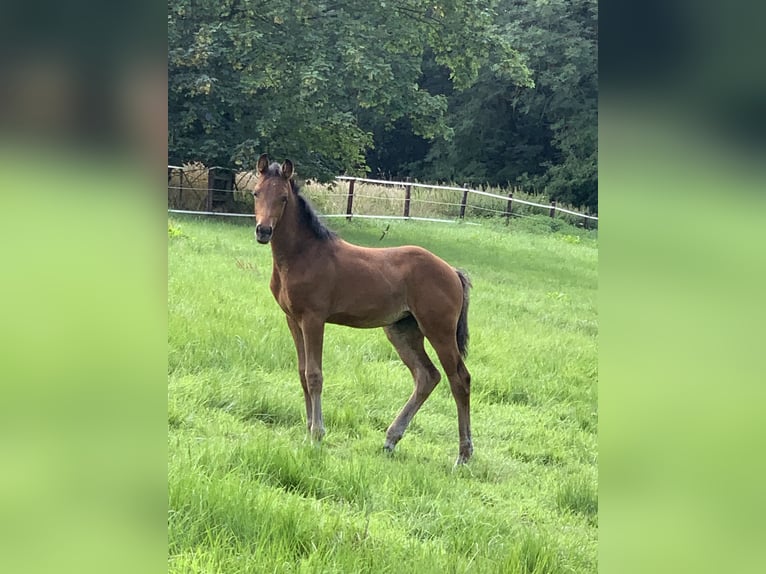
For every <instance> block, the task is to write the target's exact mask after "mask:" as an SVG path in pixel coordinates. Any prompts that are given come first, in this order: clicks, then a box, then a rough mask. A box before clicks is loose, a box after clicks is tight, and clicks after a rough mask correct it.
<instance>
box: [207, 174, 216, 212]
mask: <svg viewBox="0 0 766 574" xmlns="http://www.w3.org/2000/svg"><path fill="white" fill-rule="evenodd" d="M213 189H215V168H214V167H211V168H210V169H208V170H207V197H206V198H205V208H206V210H207V211H213Z"/></svg>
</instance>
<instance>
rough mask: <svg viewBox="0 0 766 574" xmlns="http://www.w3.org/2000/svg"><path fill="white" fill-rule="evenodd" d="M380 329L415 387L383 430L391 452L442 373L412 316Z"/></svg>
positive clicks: (387, 446) (385, 446) (386, 446)
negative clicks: (427, 348)
mask: <svg viewBox="0 0 766 574" xmlns="http://www.w3.org/2000/svg"><path fill="white" fill-rule="evenodd" d="M383 330H384V331H385V332H386V336H387V337H388V340H389V341H391V344H392V345H393V346H394V348H395V349H396V352H397V353H398V354H399V357H400V358H401V359H402V361H403V362H404V364H405V365H407V367H408V368H409V369H410V372H411V373H412V378H413V379H414V381H415V390H413V392H412V395H411V396H410V398H409V400H408V401H407V402H406V403H405V405H404V407H402V410H401V411H399V414H398V415H396V418H395V419H394V422H392V423H391V425H390V426H389V427H388V430H387V431H386V442H385V445H384V448H385V449H386V450H387V451H389V452H391V451H393V450H394V447H395V446H396V443H398V442H399V440H400V439H401V438H402V435H404V431H405V430H407V426H408V425H409V424H410V421H411V420H412V417H414V416H415V413H417V412H418V410H419V409H420V407H421V406H422V405H423V403H424V402H425V401H426V399H427V398H428V396H429V395H430V394H431V391H433V390H434V388H435V387H436V385H437V384H439V380H440V379H441V375H440V374H439V371H438V370H437V369H436V367H435V366H434V364H433V363H432V362H431V359H429V358H428V355H427V354H426V350H425V348H424V347H423V333H421V332H420V329H419V328H418V324H417V322H416V321H415V319H414V318H413V317H411V316H410V317H407V318H405V319H402V320H401V321H398V322H397V323H394V324H393V325H389V326H387V327H384V329H383Z"/></svg>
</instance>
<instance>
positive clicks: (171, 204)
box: [168, 164, 598, 229]
mask: <svg viewBox="0 0 766 574" xmlns="http://www.w3.org/2000/svg"><path fill="white" fill-rule="evenodd" d="M187 169H189V170H192V169H193V170H194V172H195V173H197V176H196V178H194V180H193V181H192V179H191V178H189V177H185V171H186V170H187ZM200 169H201V166H200V165H199V164H197V165H196V166H193V167H189V168H187V167H180V166H170V165H169V166H168V211H169V212H171V213H198V214H201V215H205V214H207V215H229V216H239V217H247V216H252V210H251V211H250V212H249V213H242V212H240V213H237V212H236V211H237V208H238V207H241V205H240V206H238V205H237V203H238V202H237V201H236V197H235V194H236V193H237V192H239V193H240V194H241V196H242V197H246V196H247V194H246V190H247V189H248V188H250V187H251V186H252V184H253V182H254V181H255V177H254V176H253V175H252V174H251V173H249V172H239V173H235V172H234V170H231V169H228V168H220V167H213V168H205V169H206V170H207V172H206V174H200ZM202 175H206V177H201V176H202ZM335 179H336V180H337V181H338V182H347V184H348V190H347V192H345V193H343V194H339V193H334V194H332V193H325V194H322V193H318V195H327V196H330V195H333V196H336V197H337V196H340V197H341V198H343V199H345V202H344V203H345V212H344V213H327V214H323V215H322V216H321V217H326V218H333V217H345V218H346V219H347V220H351V219H352V218H354V217H357V218H379V219H407V220H416V221H439V222H445V223H455V221H462V220H465V219H466V209H467V208H468V207H471V208H472V209H480V210H482V211H484V212H489V215H492V216H497V217H501V218H504V219H505V221H506V222H508V221H509V220H510V218H511V217H525V215H522V214H520V213H518V210H517V212H514V206H515V205H522V206H528V207H529V208H534V209H536V210H539V211H540V212H542V213H545V214H547V215H548V216H549V217H552V218H554V217H556V214H557V213H563V214H567V215H568V216H570V217H574V218H579V219H580V220H581V222H582V225H583V227H585V228H586V229H587V228H589V227H596V226H597V225H598V217H597V216H594V215H588V214H584V213H579V212H577V211H573V210H571V209H565V208H563V207H561V206H559V205H557V204H556V202H555V201H551V203H550V204H544V203H537V202H533V201H529V200H527V199H521V198H519V197H514V192H513V191H511V192H509V193H508V194H507V195H499V194H496V193H491V192H488V191H481V190H477V189H471V188H470V187H469V186H468V184H464V185H463V186H461V187H453V186H446V185H436V184H425V183H416V182H412V181H409V178H408V179H407V180H405V181H388V180H380V179H369V178H361V177H353V176H344V175H341V176H338V177H336V178H335ZM365 183H368V184H374V185H377V186H385V187H395V188H401V189H403V194H402V195H401V202H402V203H401V211H400V212H399V213H397V214H392V213H387V214H370V213H359V212H355V210H354V205H355V199H357V198H358V197H359V194H358V193H357V184H365ZM173 184H175V185H173ZM413 188H424V189H429V190H442V191H448V192H455V197H456V198H457V194H459V197H460V200H459V202H458V201H457V199H455V201H428V200H422V199H416V198H414V197H413V193H412V190H413ZM184 192H186V193H187V197H188V194H191V196H192V202H191V206H192V208H189V207H190V205H189V202H186V203H185V202H184ZM243 192H245V193H243ZM471 196H477V197H487V198H492V199H493V200H495V201H497V200H499V201H501V202H502V205H503V206H504V207H503V209H502V210H498V209H493V208H488V207H479V206H476V205H470V202H469V198H470V197H471ZM362 197H370V196H362ZM378 199H381V198H378ZM383 199H387V200H390V201H393V202H396V201H398V200H397V199H396V197H390V196H388V197H385V198H383ZM416 202H423V203H437V204H439V205H440V206H444V207H445V208H446V207H451V208H456V210H457V217H456V219H443V218H437V217H417V216H413V215H411V209H412V204H413V203H416ZM240 203H241V202H240ZM357 203H359V202H357ZM474 203H476V202H474ZM250 209H251V208H250ZM526 216H528V215H526Z"/></svg>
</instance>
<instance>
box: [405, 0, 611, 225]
mask: <svg viewBox="0 0 766 574" xmlns="http://www.w3.org/2000/svg"><path fill="white" fill-rule="evenodd" d="M499 18H500V24H499V26H500V28H501V30H502V36H503V37H505V38H508V39H509V41H512V43H513V46H514V47H516V48H517V49H518V50H519V52H521V53H522V54H523V60H522V61H523V63H524V64H526V65H527V66H528V67H529V69H531V70H532V80H533V84H534V85H533V86H526V87H520V86H515V85H514V84H513V83H512V82H510V81H508V80H507V79H505V78H504V77H503V76H502V74H501V73H500V71H499V70H498V67H497V66H496V65H493V64H492V62H489V63H487V65H485V66H484V67H483V68H482V69H481V71H480V73H479V79H478V81H477V82H476V83H475V84H474V85H473V86H472V87H471V88H470V89H467V90H464V91H462V92H456V93H455V94H454V95H453V96H452V97H451V98H450V102H449V103H450V114H449V116H448V121H449V122H450V124H451V125H452V126H453V127H454V130H455V137H454V138H453V139H451V140H449V141H447V140H440V141H436V142H435V143H434V145H433V146H432V147H431V148H430V150H429V152H428V154H427V156H426V157H425V158H424V159H423V160H421V161H420V163H416V164H414V166H413V167H414V168H415V169H416V170H417V169H420V170H422V171H423V172H424V173H425V174H426V177H429V178H444V179H449V180H453V181H458V182H464V181H465V182H468V183H473V184H477V183H484V182H488V183H490V184H492V185H508V184H509V183H510V184H514V185H516V184H518V185H521V186H522V187H524V188H525V189H528V190H530V189H536V190H537V191H545V192H546V193H547V194H548V195H549V196H550V197H551V198H552V199H555V200H557V201H565V202H568V203H572V204H581V205H587V206H588V207H590V208H591V209H592V210H593V211H597V206H598V195H597V187H598V173H597V163H596V162H597V145H598V142H597V106H598V75H597V54H596V51H597V33H598V24H597V3H596V1H595V0H577V1H574V2H572V1H569V0H546V1H545V2H542V1H529V2H514V3H509V4H508V5H506V7H505V9H504V10H503V11H502V12H501V14H500V16H499Z"/></svg>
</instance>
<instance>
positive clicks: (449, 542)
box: [168, 217, 598, 573]
mask: <svg viewBox="0 0 766 574" xmlns="http://www.w3.org/2000/svg"><path fill="white" fill-rule="evenodd" d="M522 221H523V220H517V221H512V222H511V225H509V226H507V227H506V226H505V225H502V224H500V225H493V224H488V225H484V226H482V227H471V226H464V225H449V224H431V223H416V222H395V221H394V222H379V221H375V222H370V221H358V220H354V221H351V222H348V223H347V222H345V221H343V222H341V221H338V220H332V221H331V223H330V225H331V227H334V228H335V229H336V230H337V231H338V232H339V234H340V235H341V236H342V237H343V238H345V239H347V240H349V241H352V242H354V243H357V244H362V245H368V246H392V245H400V244H417V245H422V246H424V247H426V248H428V249H431V250H432V251H434V252H435V253H437V254H438V255H440V256H441V257H443V258H444V259H446V260H447V261H449V262H450V263H451V264H453V265H455V266H457V267H461V268H463V269H465V270H466V271H467V272H468V273H469V274H470V275H471V278H472V280H473V284H474V288H473V291H472V297H471V307H470V313H469V322H470V328H471V344H470V353H469V356H468V360H467V366H468V368H469V369H470V371H471V373H472V376H473V397H472V422H473V432H474V443H475V454H474V458H473V459H472V461H471V462H470V464H469V465H467V466H466V467H464V468H454V467H453V461H454V459H455V457H456V455H457V448H458V437H457V420H456V411H455V404H454V401H453V400H452V397H451V395H450V392H449V386H448V385H446V384H445V383H442V384H440V385H439V387H437V389H436V390H435V391H434V393H433V395H432V396H431V398H430V399H429V400H428V402H426V404H425V405H424V406H423V408H422V409H421V411H420V412H419V413H418V414H417V416H416V417H415V419H414V420H413V422H412V424H411V425H410V428H409V430H408V431H407V434H406V435H405V437H404V439H403V440H402V441H401V442H400V443H399V445H398V446H397V450H396V452H395V453H394V455H393V456H387V455H385V454H384V452H383V449H382V445H383V439H384V432H385V429H386V427H387V426H388V424H389V423H390V422H391V420H393V418H394V416H395V415H396V413H397V412H398V410H399V409H400V408H401V406H402V405H403V404H404V402H405V401H406V399H407V397H408V396H409V394H410V392H411V389H412V382H411V379H410V376H409V372H408V371H407V369H406V367H404V365H403V364H402V363H401V362H400V361H399V359H398V357H397V356H396V353H395V351H394V350H393V348H392V347H391V346H390V345H389V343H388V341H387V340H386V338H385V335H384V334H383V333H382V331H381V330H379V329H376V330H355V329H350V328H345V327H339V326H334V325H329V326H328V327H327V330H326V336H325V351H324V373H325V391H324V401H323V404H324V409H325V424H326V425H327V430H328V434H327V436H326V437H325V440H324V441H323V443H322V445H321V446H315V445H312V444H311V443H310V441H308V440H307V437H306V430H305V421H304V416H305V414H304V407H303V395H302V391H301V389H300V383H299V381H298V376H297V367H296V360H295V351H294V349H293V345H292V340H291V338H290V335H289V332H288V330H287V325H286V323H285V320H284V316H283V314H282V311H281V310H280V309H279V307H278V306H277V304H276V302H275V301H274V300H273V298H272V296H271V293H270V291H269V288H268V283H269V277H270V274H271V253H270V249H269V248H268V247H265V246H260V245H257V244H255V242H254V241H253V229H252V223H251V222H246V223H243V222H231V221H220V220H203V219H197V218H175V217H174V218H171V219H169V224H168V225H169V239H168V298H169V302H168V304H169V310H168V324H169V335H168V445H169V461H168V481H169V506H170V510H169V516H168V529H169V535H168V536H169V570H170V571H171V572H179V573H180V572H184V573H187V572H227V573H228V572H296V573H298V572H301V573H302V572H318V573H319V572H321V573H328V572H338V573H341V572H342V573H347V572H371V573H379V572H383V573H385V572H396V573H401V572H427V573H430V572H434V573H437V572H438V573H441V572H455V573H457V572H497V573H500V572H502V573H532V572H536V573H553V572H595V570H596V543H597V499H596V492H597V440H596V437H597V428H598V416H597V412H598V409H597V392H596V383H597V366H596V347H597V337H598V322H597V316H596V287H597V276H596V262H597V240H596V239H595V234H594V233H593V232H586V231H584V230H582V229H574V228H571V229H570V228H566V229H562V230H560V231H559V232H557V233H554V232H551V230H550V228H547V229H543V228H541V227H534V226H531V227H530V226H528V227H523V226H522V225H520V223H521V222H522ZM386 226H389V228H388V232H387V233H386V234H385V236H384V237H383V238H382V239H381V235H383V230H384V229H385V228H386ZM428 349H429V352H430V353H431V355H432V357H434V358H435V355H434V354H433V351H432V349H430V347H429V348H428Z"/></svg>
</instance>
